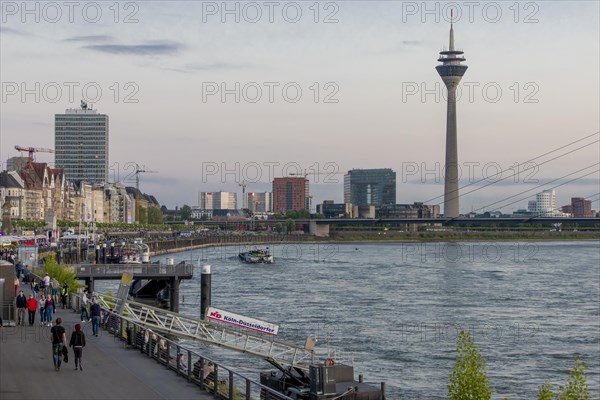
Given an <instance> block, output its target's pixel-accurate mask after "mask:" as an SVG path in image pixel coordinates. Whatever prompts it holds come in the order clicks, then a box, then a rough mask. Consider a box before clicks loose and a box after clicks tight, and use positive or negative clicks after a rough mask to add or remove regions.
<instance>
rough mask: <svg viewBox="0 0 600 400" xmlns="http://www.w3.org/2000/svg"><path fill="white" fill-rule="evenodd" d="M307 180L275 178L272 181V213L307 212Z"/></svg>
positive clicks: (308, 205) (308, 206)
mask: <svg viewBox="0 0 600 400" xmlns="http://www.w3.org/2000/svg"><path fill="white" fill-rule="evenodd" d="M309 208H310V204H309V195H308V179H306V178H289V177H288V178H275V179H274V180H273V212H276V213H277V212H279V213H285V212H286V211H290V210H294V211H299V210H309Z"/></svg>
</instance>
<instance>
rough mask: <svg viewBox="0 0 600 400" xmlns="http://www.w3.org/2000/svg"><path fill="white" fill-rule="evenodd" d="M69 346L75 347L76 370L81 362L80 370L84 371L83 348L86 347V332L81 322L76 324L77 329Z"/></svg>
mask: <svg viewBox="0 0 600 400" xmlns="http://www.w3.org/2000/svg"><path fill="white" fill-rule="evenodd" d="M69 347H72V348H73V353H74V354H75V370H76V371H77V364H79V370H80V371H83V366H82V364H81V356H82V355H83V348H84V347H85V334H84V333H83V331H82V330H81V324H75V330H74V331H73V333H72V334H71V341H70V342H69Z"/></svg>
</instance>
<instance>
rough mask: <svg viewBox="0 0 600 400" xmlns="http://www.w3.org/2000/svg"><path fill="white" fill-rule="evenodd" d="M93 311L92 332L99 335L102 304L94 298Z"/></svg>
mask: <svg viewBox="0 0 600 400" xmlns="http://www.w3.org/2000/svg"><path fill="white" fill-rule="evenodd" d="M90 310H91V312H92V334H93V335H94V336H98V328H99V327H100V317H101V314H100V304H98V301H97V300H94V304H92V307H91V309H90Z"/></svg>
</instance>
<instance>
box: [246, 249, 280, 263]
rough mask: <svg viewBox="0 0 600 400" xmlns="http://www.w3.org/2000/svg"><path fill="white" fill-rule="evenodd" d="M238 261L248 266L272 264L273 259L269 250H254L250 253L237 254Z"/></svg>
mask: <svg viewBox="0 0 600 400" xmlns="http://www.w3.org/2000/svg"><path fill="white" fill-rule="evenodd" d="M239 258H240V260H242V261H243V262H245V263H248V264H274V263H275V258H274V257H273V255H272V254H271V252H270V251H269V248H268V247H267V248H265V249H259V248H255V249H252V250H250V251H246V252H242V253H240V254H239Z"/></svg>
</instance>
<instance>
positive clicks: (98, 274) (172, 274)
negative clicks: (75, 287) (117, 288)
mask: <svg viewBox="0 0 600 400" xmlns="http://www.w3.org/2000/svg"><path fill="white" fill-rule="evenodd" d="M72 267H73V271H74V272H75V275H76V276H77V279H81V280H83V281H85V286H86V287H87V289H88V290H89V291H90V292H93V291H94V281H97V280H107V279H113V280H118V279H121V276H122V275H123V273H130V274H132V275H133V279H141V280H154V281H164V282H165V283H166V284H167V285H168V287H169V308H170V310H171V311H174V312H178V311H179V286H180V284H181V281H182V280H183V279H192V277H193V272H194V266H193V265H192V264H189V263H186V262H183V261H182V262H180V263H179V264H173V265H167V264H74V265H73V266H72Z"/></svg>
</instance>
